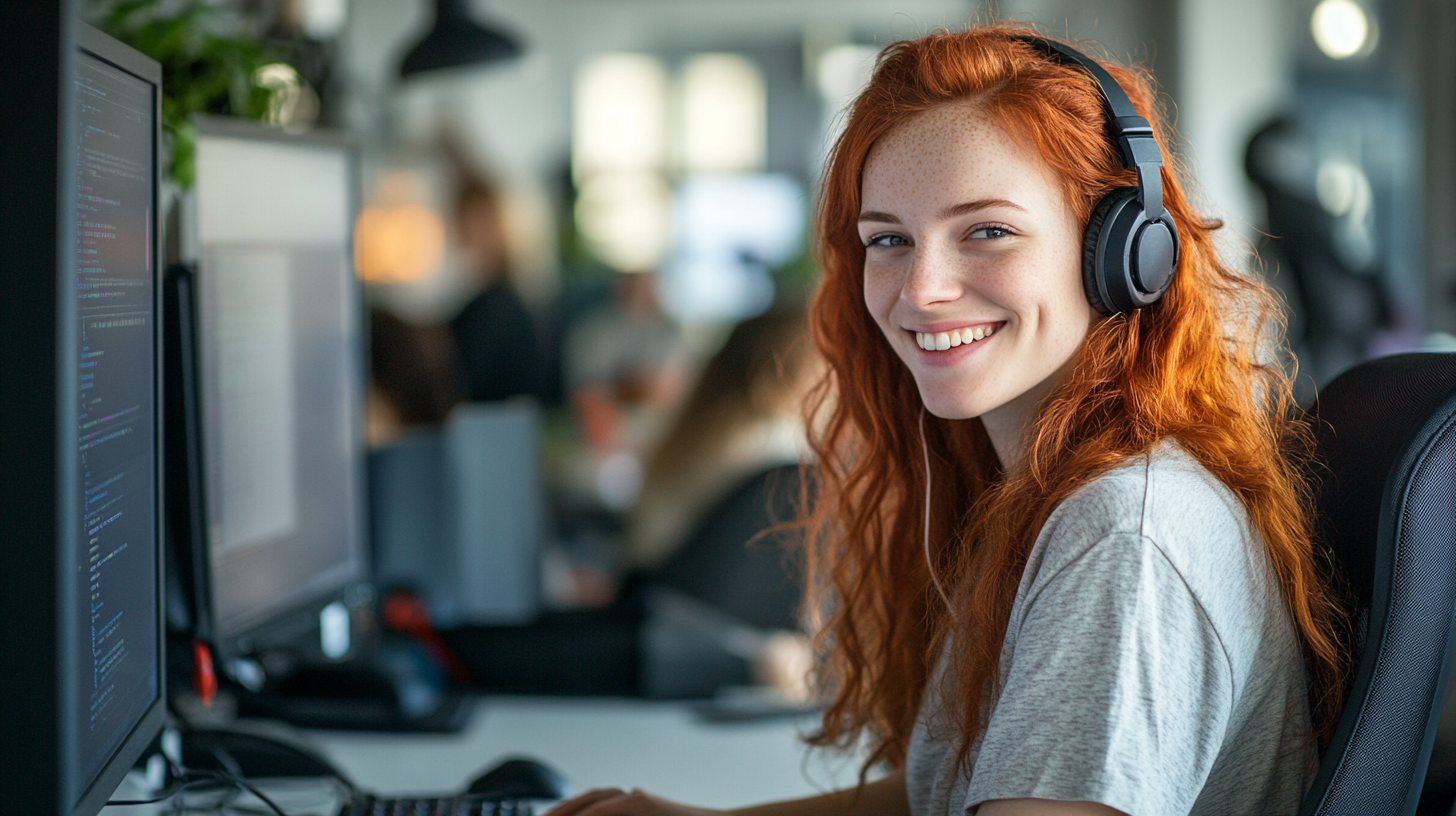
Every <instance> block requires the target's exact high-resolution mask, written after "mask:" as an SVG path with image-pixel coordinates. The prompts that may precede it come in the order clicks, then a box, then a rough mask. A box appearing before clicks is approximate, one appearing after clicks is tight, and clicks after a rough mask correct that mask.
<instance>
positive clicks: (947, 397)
mask: <svg viewBox="0 0 1456 816" xmlns="http://www.w3.org/2000/svg"><path fill="white" fill-rule="evenodd" d="M920 401H921V402H922V403H924V404H925V411H926V413H929V414H930V415H931V416H935V417H939V418H940V419H975V418H976V417H978V416H981V415H982V414H984V413H986V412H987V411H992V410H994V409H995V408H996V406H997V405H998V404H999V403H996V402H994V401H993V400H988V399H987V398H986V396H985V395H982V394H955V393H946V392H945V391H944V390H942V389H938V388H937V389H926V388H921V389H920Z"/></svg>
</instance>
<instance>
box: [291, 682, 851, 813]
mask: <svg viewBox="0 0 1456 816" xmlns="http://www.w3.org/2000/svg"><path fill="white" fill-rule="evenodd" d="M816 723H817V715H806V716H802V717H798V718H790V717H781V718H777V719H770V720H759V721H753V722H742V723H714V722H704V721H702V720H700V719H699V718H698V717H697V715H696V714H695V713H694V712H693V710H692V707H691V706H689V705H686V704H682V703H665V702H648V701H642V700H627V699H580V698H553V697H537V698H531V697H490V698H486V699H484V700H482V701H481V702H480V704H479V705H477V706H476V709H475V713H474V715H473V719H472V721H471V723H470V725H469V726H468V727H467V728H466V730H465V731H463V732H462V733H460V734H453V735H445V736H441V735H433V734H431V735H395V734H390V735H385V734H358V733H347V732H338V731H334V732H310V736H311V737H313V738H314V741H315V742H316V744H317V745H318V747H319V748H321V749H322V750H323V751H324V753H325V754H326V755H327V756H328V757H329V758H330V759H331V760H332V761H334V762H335V763H336V764H337V765H338V766H339V768H341V769H342V770H343V771H344V772H345V773H347V774H349V775H351V776H352V777H353V778H354V780H355V781H356V782H357V783H358V784H359V785H361V786H363V787H365V788H369V789H372V790H375V791H378V792H382V793H408V792H418V791H448V790H455V789H458V788H460V787H462V786H463V785H464V784H465V783H466V782H468V781H469V780H470V779H471V778H473V777H474V776H475V775H476V774H478V773H479V772H481V771H482V770H484V769H485V768H486V767H487V766H488V765H491V764H493V763H495V762H496V761H497V760H500V759H503V758H505V757H507V756H512V755H521V756H528V757H531V758H534V759H539V760H542V761H544V762H546V763H548V764H550V765H551V766H552V767H554V768H556V769H557V770H558V771H560V772H561V773H562V774H563V775H564V776H565V777H566V779H567V781H568V782H569V783H570V784H571V788H572V790H573V791H574V792H581V791H585V790H588V789H590V788H598V787H618V788H623V789H630V788H634V787H638V788H643V789H644V790H648V791H651V792H652V793H655V794H658V795H660V796H665V797H667V798H669V799H676V800H680V801H683V802H686V803H689V804H694V805H699V806H703V807H713V808H719V807H739V806H742V805H748V804H752V803H755V802H762V801H767V800H771V799H784V798H794V797H801V796H811V795H813V794H815V793H817V792H819V791H827V790H830V789H833V788H839V787H844V786H846V785H850V784H853V783H854V781H855V779H856V777H857V774H858V771H859V767H858V763H857V762H855V761H854V759H853V758H849V757H842V756H838V755H830V754H826V753H825V752H821V751H815V752H813V753H812V754H811V753H809V751H808V749H807V746H805V745H804V743H803V741H802V740H800V739H799V735H800V734H801V733H805V732H807V731H808V730H809V729H811V728H813V727H814V726H815V724H816Z"/></svg>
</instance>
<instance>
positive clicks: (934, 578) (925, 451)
mask: <svg viewBox="0 0 1456 816" xmlns="http://www.w3.org/2000/svg"><path fill="white" fill-rule="evenodd" d="M920 453H921V454H922V455H923V456H924V457H925V527H924V533H925V568H926V569H928V570H930V582H931V583H933V584H935V591H936V592H939V593H940V599H941V600H942V601H945V608H946V611H948V612H950V613H951V614H952V615H954V614H955V607H954V606H952V605H951V602H950V595H949V594H948V593H947V592H946V591H945V587H944V586H942V585H941V583H940V576H938V575H936V574H935V562H934V561H933V560H931V558H930V447H929V446H928V445H926V444H925V408H924V406H921V408H920Z"/></svg>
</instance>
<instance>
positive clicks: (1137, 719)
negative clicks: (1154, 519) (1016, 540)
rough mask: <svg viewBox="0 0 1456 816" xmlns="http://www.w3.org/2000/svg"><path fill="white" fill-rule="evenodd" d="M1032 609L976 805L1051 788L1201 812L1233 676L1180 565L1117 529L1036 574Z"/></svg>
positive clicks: (1129, 804)
mask: <svg viewBox="0 0 1456 816" xmlns="http://www.w3.org/2000/svg"><path fill="white" fill-rule="evenodd" d="M1048 566H1049V565H1048V564H1045V563H1044V564H1043V567H1044V569H1045V568H1047V567H1048ZM1023 609H1024V613H1023V614H1022V615H1021V616H1020V617H1019V618H1013V620H1012V621H1011V625H1010V626H1011V629H1014V637H1015V642H1014V652H1013V654H1012V655H1011V660H1010V664H1009V666H1003V672H1004V676H1005V683H1004V685H1003V687H1002V691H1001V694H1000V696H999V698H998V699H997V702H996V705H995V707H994V709H993V710H992V712H991V716H990V718H989V720H988V721H987V723H986V729H985V733H984V737H983V739H982V742H981V745H980V749H979V751H978V752H977V754H976V760H975V763H974V767H973V769H972V773H971V779H970V786H969V788H968V789H967V791H966V797H967V798H966V802H965V805H966V809H967V810H968V811H970V812H974V809H975V808H976V807H977V806H978V805H980V804H981V803H982V802H988V801H992V800H996V799H1017V798H1040V799H1055V800H1060V801H1079V800H1085V801H1093V802H1100V803H1102V804H1105V805H1107V806H1109V807H1113V808H1116V809H1118V810H1120V811H1123V812H1124V813H1129V814H1132V816H1167V815H1170V814H1182V813H1187V812H1189V810H1190V809H1191V807H1192V806H1193V802H1194V800H1195V799H1196V798H1197V797H1198V793H1199V790H1200V789H1201V788H1202V787H1203V784H1204V781H1205V780H1206V779H1207V777H1208V774H1209V770H1210V769H1211V768H1212V766H1213V763H1214V760H1215V758H1216V757H1217V754H1218V751H1219V748H1220V746H1221V744H1222V741H1223V733H1224V731H1225V728H1226V726H1227V723H1228V720H1229V716H1230V712H1231V710H1232V705H1233V694H1232V682H1233V681H1232V672H1231V669H1230V664H1229V660H1228V657H1227V654H1226V652H1225V651H1224V648H1223V646H1222V644H1221V643H1220V640H1219V637H1218V633H1217V632H1216V631H1214V629H1213V626H1212V624H1211V623H1210V621H1209V620H1208V617H1207V615H1206V614H1205V613H1204V611H1203V609H1202V608H1201V607H1200V605H1199V603H1198V599H1197V598H1196V597H1195V596H1194V594H1193V592H1192V591H1191V590H1190V589H1189V588H1188V586H1187V584H1186V583H1184V581H1183V578H1182V576H1181V575H1180V574H1179V573H1178V571H1177V569H1175V568H1174V566H1173V565H1172V564H1171V563H1169V561H1168V560H1167V558H1166V557H1165V556H1164V554H1163V552H1162V551H1161V550H1160V549H1158V547H1157V546H1156V545H1155V544H1154V543H1153V542H1152V541H1151V540H1149V539H1148V538H1146V537H1144V536H1141V535H1137V534H1135V533H1116V534H1112V535H1108V536H1106V537H1104V538H1102V539H1100V540H1098V541H1097V542H1096V543H1095V544H1093V545H1091V546H1090V547H1087V548H1086V549H1085V551H1082V552H1080V553H1078V554H1077V555H1075V557H1072V558H1070V559H1069V560H1068V561H1067V563H1065V564H1064V565H1059V566H1057V567H1056V568H1055V569H1054V570H1051V574H1049V575H1046V576H1043V575H1040V574H1038V576H1037V578H1036V579H1035V580H1034V581H1033V583H1032V584H1031V586H1030V587H1029V588H1028V593H1027V596H1026V598H1025V599H1024V606H1023ZM1011 629H1009V630H1008V633H1007V634H1008V637H1010V636H1012V635H1013V632H1012V631H1011Z"/></svg>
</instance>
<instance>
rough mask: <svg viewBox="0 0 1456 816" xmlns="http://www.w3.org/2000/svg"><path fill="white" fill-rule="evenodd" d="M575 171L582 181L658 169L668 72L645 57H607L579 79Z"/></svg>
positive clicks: (575, 101) (591, 65) (574, 115)
mask: <svg viewBox="0 0 1456 816" xmlns="http://www.w3.org/2000/svg"><path fill="white" fill-rule="evenodd" d="M572 97H573V98H572V123H571V129H572V134H571V169H572V173H573V174H574V175H575V177H576V179H577V181H578V182H582V181H585V180H586V179H587V178H588V177H589V176H590V175H591V174H593V173H596V172H603V171H607V172H611V171H641V170H655V169H658V168H661V167H662V166H663V159H664V154H665V152H666V138H665V131H666V127H665V124H666V121H667V119H666V116H667V112H666V108H667V98H666V97H667V71H666V70H665V69H664V68H663V67H662V63H661V62H660V61H658V60H657V59H655V58H653V57H650V56H648V55H646V54H604V55H602V56H600V57H597V58H596V59H593V60H592V61H590V62H588V63H587V64H586V65H584V66H582V68H581V70H580V71H578V72H577V75H576V87H575V89H574V91H573V94H572Z"/></svg>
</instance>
